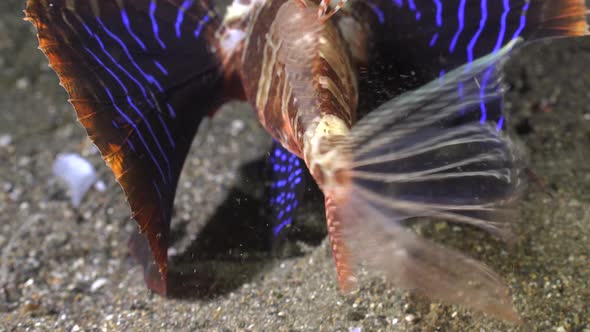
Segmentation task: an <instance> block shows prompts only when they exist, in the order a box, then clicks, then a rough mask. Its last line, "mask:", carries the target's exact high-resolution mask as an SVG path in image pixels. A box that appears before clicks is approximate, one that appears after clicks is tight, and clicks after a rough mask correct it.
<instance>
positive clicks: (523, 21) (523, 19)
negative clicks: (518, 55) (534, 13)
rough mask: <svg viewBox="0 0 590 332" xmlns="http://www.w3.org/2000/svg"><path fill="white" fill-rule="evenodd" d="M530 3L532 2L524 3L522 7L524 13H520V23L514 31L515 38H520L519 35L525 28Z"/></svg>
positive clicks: (513, 37)
mask: <svg viewBox="0 0 590 332" xmlns="http://www.w3.org/2000/svg"><path fill="white" fill-rule="evenodd" d="M530 4H531V3H530V2H527V3H526V4H525V5H524V7H522V14H520V25H519V26H518V29H516V31H515V32H514V35H513V36H512V39H513V40H514V39H516V38H518V36H520V33H521V32H522V30H523V29H524V27H525V25H526V14H527V11H528V9H529V5H530Z"/></svg>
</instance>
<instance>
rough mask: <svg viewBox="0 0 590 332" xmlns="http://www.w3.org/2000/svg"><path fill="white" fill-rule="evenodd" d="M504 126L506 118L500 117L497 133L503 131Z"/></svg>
mask: <svg viewBox="0 0 590 332" xmlns="http://www.w3.org/2000/svg"><path fill="white" fill-rule="evenodd" d="M502 126H504V116H503V115H502V116H500V119H499V120H498V123H497V124H496V131H502Z"/></svg>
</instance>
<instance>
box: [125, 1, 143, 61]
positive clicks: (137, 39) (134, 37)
mask: <svg viewBox="0 0 590 332" xmlns="http://www.w3.org/2000/svg"><path fill="white" fill-rule="evenodd" d="M121 18H122V19H123V25H124V26H125V29H127V32H129V34H130V35H131V37H133V39H135V41H136V42H137V43H138V44H139V47H141V49H142V50H144V51H147V48H146V47H145V44H144V43H143V42H142V41H141V39H139V37H137V35H136V34H135V33H134V32H133V30H132V29H131V23H130V22H129V16H127V11H125V9H122V10H121Z"/></svg>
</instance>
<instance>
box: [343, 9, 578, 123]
mask: <svg viewBox="0 0 590 332" xmlns="http://www.w3.org/2000/svg"><path fill="white" fill-rule="evenodd" d="M352 9H353V10H352V11H351V12H352V14H353V15H358V16H359V17H358V20H360V21H361V22H369V25H370V28H369V30H370V32H369V33H370V41H371V45H370V52H369V54H371V55H372V58H371V59H369V60H370V61H369V65H368V68H365V69H363V71H364V72H366V73H367V74H366V76H368V77H367V79H366V80H365V81H369V83H368V86H366V87H364V86H363V84H365V85H367V82H365V81H363V80H361V99H364V100H368V102H369V103H372V104H369V105H366V107H367V108H368V109H374V108H375V107H377V106H378V105H380V104H381V103H382V102H385V101H386V100H389V99H390V98H392V97H394V96H395V95H397V94H399V93H401V92H404V91H407V90H410V89H414V88H418V87H420V86H422V85H423V84H426V83H427V82H429V81H431V80H433V79H435V78H437V77H442V76H444V75H445V73H448V72H450V71H451V70H453V69H455V68H457V67H458V66H461V65H463V64H466V63H469V62H472V61H474V60H475V59H477V58H479V57H481V56H484V55H486V54H488V53H492V52H497V51H498V50H499V49H500V48H501V47H503V46H504V45H506V44H507V43H509V42H510V41H511V40H513V39H515V38H518V37H521V38H523V39H524V40H525V41H532V40H537V39H541V38H555V37H575V36H585V35H588V32H589V31H588V13H589V11H588V7H587V6H586V4H585V2H584V0H356V1H354V2H353V3H352ZM392 77H395V78H396V79H391V78H392ZM363 93H364V94H365V96H363ZM498 117H499V115H496V116H493V115H490V119H492V120H495V121H497V120H498Z"/></svg>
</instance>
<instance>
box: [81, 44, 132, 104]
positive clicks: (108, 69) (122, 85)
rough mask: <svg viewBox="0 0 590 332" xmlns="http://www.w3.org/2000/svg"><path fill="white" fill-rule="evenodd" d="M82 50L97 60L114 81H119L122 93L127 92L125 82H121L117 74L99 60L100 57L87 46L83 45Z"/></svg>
mask: <svg viewBox="0 0 590 332" xmlns="http://www.w3.org/2000/svg"><path fill="white" fill-rule="evenodd" d="M83 47H84V50H85V51H86V52H88V53H89V54H90V55H91V56H92V57H93V58H94V60H95V61H96V62H98V64H100V65H101V66H102V67H103V69H104V70H106V71H107V72H108V73H109V74H110V75H111V76H112V77H113V78H114V79H115V80H116V81H117V83H119V86H121V89H123V93H124V94H126V95H127V94H129V90H127V87H126V86H125V84H123V82H122V81H121V79H119V76H117V74H115V73H114V72H113V71H112V70H111V68H109V67H108V66H107V65H106V64H105V63H104V62H102V60H100V58H99V57H98V56H97V55H96V54H95V53H94V52H92V51H91V50H90V49H89V48H88V47H86V46H83Z"/></svg>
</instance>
